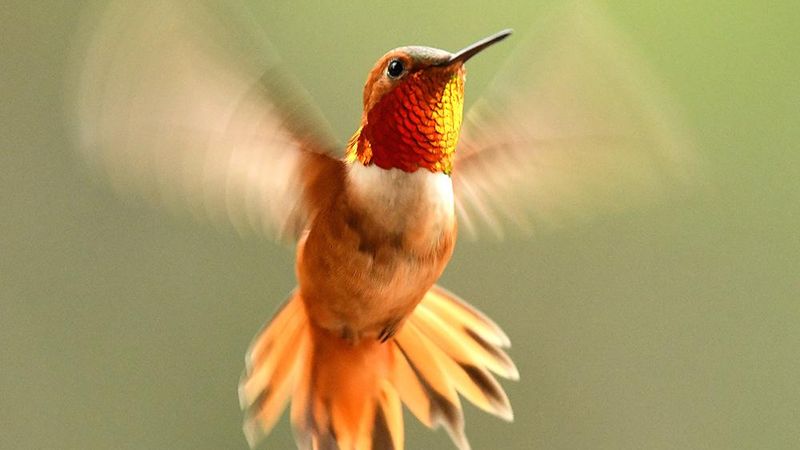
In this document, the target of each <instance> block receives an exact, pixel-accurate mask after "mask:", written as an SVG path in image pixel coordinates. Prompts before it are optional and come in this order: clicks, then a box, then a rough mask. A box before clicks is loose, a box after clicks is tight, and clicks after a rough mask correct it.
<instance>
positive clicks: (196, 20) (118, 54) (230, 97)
mask: <svg viewBox="0 0 800 450" xmlns="http://www.w3.org/2000/svg"><path fill="white" fill-rule="evenodd" d="M234 18H235V19H234ZM87 25H88V27H87V28H88V29H87V30H85V34H86V39H84V42H85V47H84V48H83V51H82V52H81V53H80V54H78V55H76V62H77V63H78V64H79V66H80V68H79V80H78V81H77V85H76V86H74V87H73V88H72V90H73V94H74V95H75V97H76V98H75V103H76V105H77V107H78V117H77V120H78V123H77V124H76V127H77V129H78V133H79V141H80V142H79V144H80V147H81V150H82V151H83V156H84V157H85V158H86V160H87V161H88V162H89V163H91V164H92V165H93V166H95V167H96V168H97V169H99V170H100V171H101V172H104V173H106V174H107V175H108V177H109V179H110V180H111V182H112V184H113V185H114V187H115V188H116V189H117V190H118V191H121V192H123V193H129V192H133V193H137V194H140V195H143V196H144V197H145V198H147V199H148V200H150V201H152V202H154V203H156V204H159V205H162V206H167V207H170V208H173V209H175V208H177V209H184V210H186V209H188V210H189V211H191V212H193V213H194V214H195V215H197V216H200V217H202V218H207V219H211V220H212V221H214V222H230V223H231V224H232V225H233V226H234V227H235V228H236V229H237V230H238V231H239V232H246V231H248V230H250V231H256V232H257V233H259V234H264V235H266V236H273V237H274V236H281V235H285V234H288V235H296V233H297V232H298V231H299V230H301V229H302V227H303V225H304V221H305V218H306V216H307V215H308V214H309V213H310V212H311V211H310V210H311V209H313V207H314V205H313V202H314V201H315V199H314V198H310V197H309V195H310V194H309V193H310V192H311V190H312V189H310V187H311V186H310V183H312V182H313V180H314V179H322V178H325V176H333V175H335V174H331V173H326V172H329V171H337V170H339V169H338V168H339V165H340V163H338V161H336V160H335V159H334V158H332V157H329V156H327V151H328V149H330V148H332V147H334V141H333V139H331V138H330V133H328V126H327V124H326V122H325V121H324V120H322V119H321V118H320V117H319V114H318V112H317V111H316V110H314V109H312V108H311V107H310V106H309V102H306V101H305V98H304V96H303V95H302V92H301V91H299V90H298V89H296V88H295V87H294V86H292V85H291V83H289V80H288V79H286V78H285V77H282V76H281V72H280V69H279V68H278V67H276V63H275V61H276V58H275V56H274V54H273V52H272V51H271V49H270V48H269V45H268V43H267V42H266V40H265V39H263V38H261V39H259V36H258V33H257V28H256V27H255V26H252V25H251V24H248V23H247V21H246V15H245V14H238V15H237V14H236V11H233V10H231V9H230V6H229V5H222V4H221V3H220V4H211V2H183V3H182V4H181V5H178V4H177V2H172V1H150V0H147V1H136V2H128V1H117V2H112V4H111V5H110V6H108V7H107V8H106V9H105V10H104V11H102V14H99V15H95V17H94V18H93V19H87ZM248 25H250V26H248ZM321 175H323V176H321ZM309 180H312V181H309Z"/></svg>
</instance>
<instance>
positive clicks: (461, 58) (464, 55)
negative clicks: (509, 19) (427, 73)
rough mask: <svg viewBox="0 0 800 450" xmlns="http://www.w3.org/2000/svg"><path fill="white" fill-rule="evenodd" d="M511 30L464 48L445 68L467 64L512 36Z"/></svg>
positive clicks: (448, 61) (454, 55)
mask: <svg viewBox="0 0 800 450" xmlns="http://www.w3.org/2000/svg"><path fill="white" fill-rule="evenodd" d="M511 31H512V30H511V29H510V28H507V29H505V30H503V31H500V32H497V33H495V34H493V35H491V36H489V37H485V38H483V39H481V40H480V41H478V42H476V43H474V44H472V45H470V46H468V47H466V48H463V49H461V50H459V51H457V52H456V53H455V54H453V56H451V57H450V59H449V60H447V61H446V62H445V63H444V64H442V65H444V66H449V65H450V64H455V63H457V62H461V63H463V62H466V60H468V59H470V58H472V57H473V56H475V55H477V54H478V53H479V52H481V51H482V50H483V49H485V48H487V47H489V46H490V45H492V44H494V43H497V42H500V41H502V40H503V39H505V38H507V37H508V36H509V35H510V34H511Z"/></svg>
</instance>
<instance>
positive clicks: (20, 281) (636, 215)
mask: <svg viewBox="0 0 800 450" xmlns="http://www.w3.org/2000/svg"><path fill="white" fill-rule="evenodd" d="M82 3H83V2H79V1H49V2H48V1H35V2H34V1H31V2H28V1H11V2H4V4H3V6H2V7H0V11H2V14H0V29H1V30H2V32H0V34H1V35H2V37H0V45H2V48H1V49H2V51H1V52H0V99H2V103H1V106H0V114H1V116H0V208H1V209H0V448H3V449H28V448H30V449H33V448H36V449H39V448H65V449H84V448H136V449H139V448H154V449H161V448H164V449H166V448H170V449H172V448H209V449H221V448H244V447H246V444H245V441H244V438H243V436H242V433H241V430H240V426H241V414H240V412H239V407H238V402H237V397H236V384H237V381H238V378H239V374H240V371H241V369H242V366H243V353H244V350H245V348H246V346H247V344H248V342H249V340H250V338H251V336H252V335H253V334H254V332H255V331H256V330H257V329H258V328H259V326H260V325H261V324H262V323H263V321H264V320H265V319H266V318H267V317H268V316H269V315H270V314H271V312H272V311H273V309H274V308H275V307H276V306H277V305H278V303H279V302H280V301H282V300H283V298H284V297H285V295H286V294H287V292H288V291H289V290H290V289H291V288H292V287H293V285H294V278H293V277H294V275H293V255H292V252H291V251H290V250H287V249H285V248H282V247H279V246H277V245H274V244H271V243H265V242H259V241H256V240H252V239H251V240H242V239H240V238H238V237H237V236H236V235H235V234H234V233H231V232H228V231H222V232H220V231H219V230H215V229H213V227H210V226H206V225H198V224H196V223H193V222H191V221H190V220H189V219H181V218H175V217H173V216H170V215H168V214H164V213H163V212H161V211H159V210H155V209H151V208H149V207H147V206H145V205H142V204H140V203H138V202H124V201H121V200H119V199H118V198H117V197H115V196H114V195H113V194H112V193H111V192H110V190H109V189H108V188H107V187H106V185H104V184H103V183H102V182H98V179H99V178H98V177H97V175H95V174H93V173H91V172H90V171H89V170H88V169H86V168H85V167H84V166H83V165H82V164H80V163H79V161H78V160H77V158H76V157H75V155H74V153H73V149H72V147H71V145H70V141H69V133H68V129H67V126H66V125H65V120H64V106H63V105H64V99H63V94H64V83H65V81H64V79H65V71H66V67H67V63H68V61H69V46H70V41H71V38H72V36H73V35H74V33H75V31H76V28H77V23H78V19H79V15H80V11H81V9H82V8H83V7H84V6H85V5H83V4H82ZM251 3H252V5H251V8H252V11H253V14H254V17H255V19H256V21H257V22H259V23H260V24H263V27H264V29H265V30H266V32H267V34H268V35H269V37H270V38H271V39H272V40H273V42H274V44H275V45H276V46H277V47H278V49H279V50H280V52H281V54H282V55H283V57H284V58H285V61H286V62H287V63H288V65H289V66H290V68H291V69H292V71H293V73H294V74H295V75H296V76H297V77H298V78H299V79H300V81H301V82H302V83H303V84H304V85H305V86H307V87H308V89H309V90H310V91H311V93H312V95H313V96H314V97H315V98H316V99H317V100H318V101H319V104H320V105H321V107H322V109H323V111H324V112H325V113H326V114H327V115H328V117H330V118H331V121H332V123H333V126H334V129H336V130H337V132H339V133H340V137H341V138H343V139H344V138H346V137H347V136H348V134H349V133H350V132H351V131H352V130H353V129H354V127H355V125H356V123H357V121H358V118H359V115H360V95H361V86H362V83H363V81H364V77H365V74H366V72H367V70H368V69H369V68H370V67H371V65H372V63H373V61H374V60H375V59H376V58H377V57H378V56H380V55H381V54H382V53H383V52H384V51H385V50H387V49H389V48H392V47H395V46H398V45H401V44H408V43H424V44H430V45H435V46H439V47H442V48H448V49H456V48H460V47H461V46H463V45H464V44H466V43H468V42H471V40H473V39H475V38H476V37H479V36H483V35H486V34H488V33H490V32H493V31H496V30H498V29H501V28H505V27H513V28H515V29H516V30H518V31H519V32H524V31H525V30H528V29H530V28H531V27H532V25H533V24H535V23H536V20H537V17H539V15H540V14H541V13H542V11H544V10H545V9H546V8H548V6H549V5H548V4H547V3H543V2H533V3H532V2H529V1H516V2H510V3H506V4H504V5H503V6H489V5H487V4H485V3H484V2H458V3H454V4H450V5H443V4H436V5H431V4H430V3H431V2H425V1H419V2H394V3H387V4H384V5H374V4H372V3H370V4H365V3H355V2H353V3H348V4H339V5H333V4H310V3H309V4H297V3H295V2H288V1H284V2H278V3H277V4H268V2H251ZM601 7H602V8H603V9H605V10H606V11H607V13H608V14H609V16H610V17H611V18H612V20H613V21H614V22H615V23H616V24H617V25H618V26H619V27H620V28H621V29H622V30H623V31H624V32H626V33H627V34H628V35H629V36H630V37H631V38H632V39H633V41H634V42H635V44H636V46H637V47H638V49H639V50H640V52H641V54H642V55H644V57H645V58H646V60H647V62H648V63H649V64H650V65H651V66H652V67H653V68H654V69H655V70H656V72H657V73H659V74H660V75H661V78H662V79H663V80H664V82H665V84H666V85H667V86H668V87H669V88H670V89H671V91H672V92H673V93H674V94H675V95H676V97H677V99H678V100H679V102H680V103H681V104H682V106H683V109H684V112H685V118H686V121H687V122H688V125H689V127H690V129H691V130H692V131H693V132H694V133H695V135H696V138H697V144H698V148H699V149H700V152H701V154H702V156H703V158H704V159H705V161H706V163H707V167H706V177H707V181H708V182H709V185H710V186H711V187H710V188H709V189H701V190H698V191H697V192H696V193H695V195H693V196H689V197H686V198H682V199H674V200H672V201H666V202H663V203H660V204H657V205H654V206H650V207H642V208H639V209H637V210H633V211H628V212H626V213H624V214H616V215H613V216H606V217H602V218H600V219H598V220H596V221H594V222H591V223H590V224H588V225H585V226H580V227H579V226H573V227H567V228H563V229H560V230H554V231H548V232H545V233H539V234H537V235H535V236H534V238H532V239H525V240H523V239H520V238H515V239H511V240H507V241H506V242H495V241H492V240H484V241H478V242H469V241H467V240H462V241H461V242H460V245H459V247H458V248H457V250H456V253H455V256H454V259H453V262H452V264H451V265H450V267H449V269H448V270H447V272H446V274H445V275H444V277H443V280H442V283H443V284H444V285H445V286H447V287H448V288H450V289H452V290H454V291H455V292H458V293H460V294H462V295H463V296H464V297H465V298H467V299H468V300H470V301H471V302H473V303H474V304H476V305H478V306H479V307H480V308H481V309H483V310H484V311H486V312H487V313H488V314H489V315H490V316H491V317H493V318H494V319H496V321H497V322H498V323H500V324H501V325H502V326H503V327H504V328H505V330H506V331H507V332H508V334H509V335H510V337H511V339H512V342H513V343H514V347H513V348H512V350H511V354H512V356H513V357H514V359H515V360H516V362H517V364H518V366H519V369H520V373H521V377H522V378H521V380H520V382H517V383H504V385H505V387H506V388H507V390H508V394H509V396H510V398H511V400H512V404H513V405H514V409H515V413H516V421H515V422H514V423H513V424H507V423H503V422H501V421H499V420H496V419H493V418H490V417H488V416H486V415H485V414H483V413H480V412H478V411H476V410H475V409H474V408H472V407H467V412H466V417H467V434H468V436H469V437H470V440H471V442H472V444H473V447H474V448H476V449H498V448H503V449H510V448H515V449H533V448H537V449H539V448H541V449H643V448H648V449H677V448H692V449H706V448H709V449H730V448H742V449H745V448H747V449H754V448H758V449H789V448H798V447H800V376H798V374H800V326H799V325H800V302H798V292H799V291H800V236H799V235H798V230H799V229H800V152H799V151H800V126H798V125H800V81H798V80H800V76H798V71H799V70H800V57H798V53H800V32H798V24H800V6H798V4H797V2H796V1H783V2H779V1H776V2H767V3H762V2H752V1H751V2H745V1H739V2H729V1H705V2H695V1H675V2H663V1H656V0H646V1H607V2H601ZM509 42H512V41H509ZM512 47H513V46H512V45H505V44H504V45H500V46H497V47H496V48H493V49H492V51H491V52H487V53H486V54H485V55H483V56H481V60H480V61H481V63H480V64H473V65H472V66H471V67H470V85H469V87H468V96H469V98H470V99H474V98H477V97H478V96H479V94H480V91H481V90H482V89H483V88H484V86H485V85H486V83H487V82H488V81H489V79H490V78H491V74H492V72H493V65H495V64H499V63H500V62H501V61H502V60H503V58H504V57H505V56H506V55H508V54H509V52H510V51H511V49H512ZM406 422H407V429H408V437H407V443H408V445H407V446H408V447H409V448H448V447H449V446H450V444H449V442H448V439H447V437H446V435H445V434H444V433H443V432H441V431H439V432H437V433H430V432H427V431H426V430H424V429H423V428H422V427H421V426H419V425H418V424H416V423H414V422H413V421H412V420H411V418H410V417H407V421H406ZM292 446H293V443H292V440H291V434H290V432H289V427H288V424H287V422H286V420H285V419H284V420H283V421H282V422H281V424H280V425H279V427H278V428H277V429H276V431H275V432H273V434H272V435H271V436H270V438H269V440H268V441H267V447H268V448H291V447H292Z"/></svg>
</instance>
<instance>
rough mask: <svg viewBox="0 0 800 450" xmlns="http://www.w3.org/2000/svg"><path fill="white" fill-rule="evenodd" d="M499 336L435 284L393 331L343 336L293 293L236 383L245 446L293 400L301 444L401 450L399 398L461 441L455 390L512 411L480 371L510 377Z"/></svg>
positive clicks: (504, 413)
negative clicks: (381, 335)
mask: <svg viewBox="0 0 800 450" xmlns="http://www.w3.org/2000/svg"><path fill="white" fill-rule="evenodd" d="M507 346H508V338H507V337H506V336H505V334H504V333H503V332H502V330H500V328H499V327H497V325H495V324H494V323H493V322H492V321H491V320H489V319H488V318H486V317H485V316H484V315H483V314H481V313H480V312H478V311H477V310H475V309H473V308H472V307H470V306H469V305H467V304H466V303H464V302H463V301H461V300H459V299H458V298H457V297H455V296H454V295H453V294H450V293H449V292H447V291H445V290H444V289H442V288H439V287H437V286H434V288H432V289H431V290H430V291H429V292H428V293H427V294H426V295H425V298H424V299H423V300H422V302H421V303H420V304H419V306H417V308H416V310H415V311H414V313H413V314H412V315H411V316H410V317H409V319H408V320H407V321H406V323H405V324H404V325H403V327H402V328H401V329H400V330H399V332H398V333H397V335H396V336H395V337H394V338H393V339H391V340H389V341H387V342H386V343H381V342H379V341H377V340H361V341H359V342H357V343H352V342H350V341H348V340H346V339H342V338H341V337H340V336H338V335H336V334H332V333H330V332H329V331H327V330H323V329H320V328H318V327H316V326H314V325H313V324H311V323H310V322H309V321H308V317H307V316H306V312H305V308H304V306H303V302H302V299H301V298H300V296H299V294H297V293H294V294H293V295H292V297H291V298H290V299H289V301H288V302H287V304H286V305H285V306H284V307H282V308H281V309H280V310H279V311H278V313H277V314H276V315H275V317H274V318H273V319H272V321H271V322H270V323H269V325H268V326H267V327H266V328H265V329H264V330H263V331H262V332H261V333H260V334H259V335H258V336H257V337H256V339H255V340H254V342H253V344H252V345H251V347H250V349H249V351H248V356H247V369H246V371H245V374H244V375H243V377H242V381H241V383H240V386H239V392H240V400H241V403H242V407H243V408H244V409H245V410H246V419H245V426H244V430H245V435H246V436H247V438H248V441H249V442H250V444H251V446H252V445H255V444H256V443H257V442H258V441H259V440H260V438H261V437H263V436H265V435H266V434H267V433H269V431H270V430H271V429H272V427H273V426H274V424H275V422H276V421H277V419H278V418H279V417H280V415H281V412H282V411H283V409H284V408H285V405H286V402H287V401H288V399H289V397H290V396H291V399H292V414H291V417H292V425H293V427H294V430H295V440H296V441H297V445H298V448H301V449H315V450H316V449H325V450H327V449H339V450H385V449H394V450H400V449H402V448H403V414H402V408H401V406H400V405H401V402H402V404H405V405H406V406H407V407H408V409H409V410H410V411H411V412H412V413H413V414H414V416H416V417H417V418H418V419H419V420H420V421H421V422H422V423H423V424H425V425H426V426H428V427H430V428H435V427H437V426H438V425H443V426H444V427H445V429H446V430H447V431H448V433H449V434H450V436H451V438H452V439H453V442H454V443H455V444H456V446H457V447H458V448H459V449H462V450H464V449H468V448H469V443H468V442H467V439H466V437H465V435H464V422H463V414H462V411H461V403H460V400H459V394H461V395H462V396H464V398H466V399H468V400H469V401H470V402H472V403H474V404H475V405H476V406H478V407H479V408H481V409H483V410H485V411H487V412H490V413H492V414H494V415H496V416H499V417H501V418H503V419H506V420H511V419H512V412H511V407H510V405H509V402H508V398H507V397H506V395H505V393H504V392H503V390H502V388H501V387H500V385H499V384H498V383H497V381H496V380H495V379H494V377H493V376H492V375H491V374H490V373H489V372H490V371H491V372H494V373H495V374H497V375H500V376H503V377H505V378H512V379H517V378H518V373H517V370H516V368H515V367H514V364H513V363H512V362H511V360H510V359H509V358H508V356H507V355H506V354H505V352H503V350H502V348H503V347H507Z"/></svg>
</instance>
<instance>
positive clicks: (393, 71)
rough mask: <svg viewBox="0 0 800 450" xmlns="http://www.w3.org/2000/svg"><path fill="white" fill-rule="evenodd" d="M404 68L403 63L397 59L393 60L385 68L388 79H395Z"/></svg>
mask: <svg viewBox="0 0 800 450" xmlns="http://www.w3.org/2000/svg"><path fill="white" fill-rule="evenodd" d="M405 70H406V68H405V66H404V65H403V61H400V60H399V59H393V60H391V61H389V65H388V66H386V74H387V75H389V78H397V77H399V76H400V75H402V74H403V71H405Z"/></svg>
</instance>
